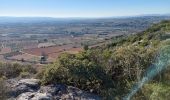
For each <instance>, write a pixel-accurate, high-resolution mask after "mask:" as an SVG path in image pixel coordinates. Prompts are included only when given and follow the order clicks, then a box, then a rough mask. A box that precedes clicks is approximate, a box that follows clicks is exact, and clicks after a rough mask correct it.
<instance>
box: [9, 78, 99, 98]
mask: <svg viewBox="0 0 170 100" xmlns="http://www.w3.org/2000/svg"><path fill="white" fill-rule="evenodd" d="M39 83H40V81H39V80H38V79H22V80H18V81H17V80H8V81H7V85H8V87H10V91H9V97H10V99H9V100H100V99H101V98H100V97H99V96H97V95H94V94H91V93H87V92H85V91H82V90H80V89H78V88H76V87H72V86H66V85H63V84H55V85H54V84H52V85H48V86H40V85H39Z"/></svg>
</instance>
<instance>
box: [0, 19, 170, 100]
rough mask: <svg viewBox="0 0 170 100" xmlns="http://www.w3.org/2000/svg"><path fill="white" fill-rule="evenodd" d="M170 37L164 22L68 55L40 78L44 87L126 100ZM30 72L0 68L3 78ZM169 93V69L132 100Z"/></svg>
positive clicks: (162, 98) (169, 24)
mask: <svg viewBox="0 0 170 100" xmlns="http://www.w3.org/2000/svg"><path fill="white" fill-rule="evenodd" d="M169 37H170V21H163V22H161V23H158V24H155V25H153V26H152V27H150V28H149V29H147V30H146V31H143V32H141V33H138V34H134V35H130V36H119V37H115V38H113V40H112V43H109V44H105V45H103V46H100V47H96V48H92V49H89V48H88V49H85V50H84V51H83V52H80V53H78V54H67V53H64V54H62V55H61V56H60V57H59V58H58V59H57V60H56V61H55V62H54V63H53V64H50V65H48V66H46V67H45V68H44V69H43V70H42V71H41V72H38V73H37V75H36V77H37V78H40V79H41V83H42V85H45V84H51V83H63V84H66V85H72V86H75V87H78V88H80V89H82V90H86V91H89V92H92V93H96V94H99V95H101V96H102V97H103V99H105V100H113V99H116V100H122V98H123V97H124V96H126V94H127V93H128V92H129V91H130V89H131V88H132V85H133V84H134V83H136V82H138V81H139V80H140V79H141V78H142V76H143V74H144V72H145V71H146V69H147V68H148V67H149V66H150V65H152V64H153V62H154V60H155V59H156V57H157V53H158V51H159V49H160V48H161V47H162V46H164V45H170V41H169ZM167 66H168V65H167ZM26 73H29V74H30V73H33V74H35V73H36V71H34V69H32V68H31V67H24V66H21V65H18V64H13V65H11V64H9V65H8V64H5V65H4V64H1V65H0V77H2V78H3V77H5V78H11V77H19V76H25V74H26ZM29 74H28V75H29ZM26 75H27V74H26ZM0 83H1V82H0ZM1 84H3V83H1ZM169 90H170V69H167V70H165V71H164V72H163V73H161V74H160V75H158V76H157V77H155V78H154V79H153V80H151V81H150V82H149V83H147V84H145V86H144V87H143V88H142V89H141V90H139V91H138V93H137V94H135V96H134V97H133V98H132V99H134V100H168V98H170V92H169ZM0 93H2V92H1V91H0Z"/></svg>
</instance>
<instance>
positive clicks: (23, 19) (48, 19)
mask: <svg viewBox="0 0 170 100" xmlns="http://www.w3.org/2000/svg"><path fill="white" fill-rule="evenodd" d="M138 17H141V18H142V17H159V18H167V17H168V18H169V17H170V14H148V15H138V16H122V17H121V16H119V17H103V18H79V17H75V18H74V17H73V18H53V17H9V16H4V17H1V16H0V23H37V22H53V21H55V22H72V21H73V22H75V21H83V20H86V21H87V20H89V21H92V20H101V19H119V18H120V19H122V18H138Z"/></svg>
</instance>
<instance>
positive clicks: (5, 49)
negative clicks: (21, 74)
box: [0, 47, 11, 54]
mask: <svg viewBox="0 0 170 100" xmlns="http://www.w3.org/2000/svg"><path fill="white" fill-rule="evenodd" d="M10 52H11V48H10V47H5V48H2V49H1V51H0V54H6V53H10Z"/></svg>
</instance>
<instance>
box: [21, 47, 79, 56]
mask: <svg viewBox="0 0 170 100" xmlns="http://www.w3.org/2000/svg"><path fill="white" fill-rule="evenodd" d="M80 51H82V48H80V47H79V48H73V45H63V46H54V47H46V48H33V49H26V50H23V53H26V54H29V55H35V56H41V55H42V53H45V54H47V55H48V57H50V58H52V59H56V58H58V56H59V55H60V54H62V53H64V52H68V53H73V54H75V53H78V52H80Z"/></svg>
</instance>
